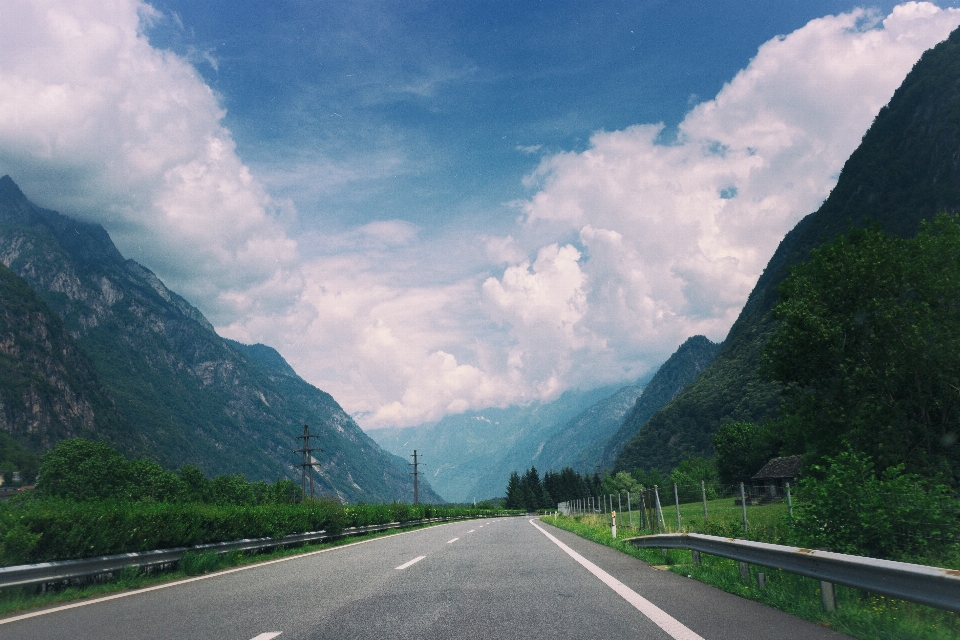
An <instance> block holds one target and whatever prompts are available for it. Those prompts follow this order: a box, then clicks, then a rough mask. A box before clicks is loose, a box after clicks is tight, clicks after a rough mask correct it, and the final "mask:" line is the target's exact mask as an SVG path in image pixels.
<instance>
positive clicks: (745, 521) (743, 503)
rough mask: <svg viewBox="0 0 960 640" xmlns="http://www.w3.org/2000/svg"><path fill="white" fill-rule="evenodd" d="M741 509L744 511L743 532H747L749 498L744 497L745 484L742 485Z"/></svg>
mask: <svg viewBox="0 0 960 640" xmlns="http://www.w3.org/2000/svg"><path fill="white" fill-rule="evenodd" d="M740 507H741V508H742V509H743V532H744V533H746V532H747V498H746V496H745V495H743V483H742V482H741V483H740Z"/></svg>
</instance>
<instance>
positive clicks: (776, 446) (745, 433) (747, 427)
mask: <svg viewBox="0 0 960 640" xmlns="http://www.w3.org/2000/svg"><path fill="white" fill-rule="evenodd" d="M713 446H714V448H715V449H716V451H717V457H716V468H717V476H718V477H719V479H720V482H722V483H723V484H736V483H738V482H745V483H747V484H750V478H752V477H753V475H754V474H755V473H757V472H758V471H760V469H762V468H763V465H765V464H767V462H769V461H770V459H771V458H775V457H776V456H777V454H778V452H779V451H780V446H781V441H780V439H779V438H778V437H777V436H775V435H774V433H773V432H772V431H771V429H770V428H769V427H767V426H760V425H757V424H754V423H752V422H728V423H727V424H724V425H721V427H720V429H719V430H718V431H717V434H716V435H715V436H714V437H713Z"/></svg>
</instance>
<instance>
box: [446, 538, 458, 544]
mask: <svg viewBox="0 0 960 640" xmlns="http://www.w3.org/2000/svg"><path fill="white" fill-rule="evenodd" d="M459 539H460V538H454V539H453V540H447V544H450V543H451V542H456V541H457V540H459Z"/></svg>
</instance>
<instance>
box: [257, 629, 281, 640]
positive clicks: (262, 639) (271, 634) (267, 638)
mask: <svg viewBox="0 0 960 640" xmlns="http://www.w3.org/2000/svg"><path fill="white" fill-rule="evenodd" d="M281 633H282V631H267V632H266V633H261V634H260V635H258V636H257V637H256V638H254V639H253V640H271V639H272V638H276V637H277V636H278V635H280V634H281Z"/></svg>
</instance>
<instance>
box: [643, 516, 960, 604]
mask: <svg viewBox="0 0 960 640" xmlns="http://www.w3.org/2000/svg"><path fill="white" fill-rule="evenodd" d="M626 542H629V543H630V544H632V545H633V546H635V547H645V548H655V549H657V548H659V549H689V550H691V551H699V552H701V553H708V554H710V555H714V556H720V557H722V558H730V559H732V560H738V561H740V562H746V563H748V564H755V565H759V566H762V567H770V568H775V569H782V570H783V571H787V572H789V573H796V574H798V575H802V576H807V577H809V578H815V579H817V580H821V581H823V582H831V583H835V584H842V585H844V586H847V587H853V588H855V589H862V590H864V591H869V592H871V593H876V594H878V595H884V596H890V597H892V598H896V599H898V600H909V601H910V602H916V603H918V604H924V605H927V606H930V607H936V608H938V609H946V610H947V611H953V612H954V613H960V571H954V570H951V569H941V568H937V567H928V566H924V565H920V564H910V563H907V562H894V561H892V560H878V559H876V558H865V557H861V556H851V555H846V554H843V553H832V552H830V551H815V550H813V549H802V548H798V547H786V546H782V545H778V544H768V543H766V542H752V541H750V540H738V539H736V538H720V537H718V536H708V535H703V534H699V533H680V534H677V533H667V534H660V535H654V536H639V537H636V538H627V539H626Z"/></svg>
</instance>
